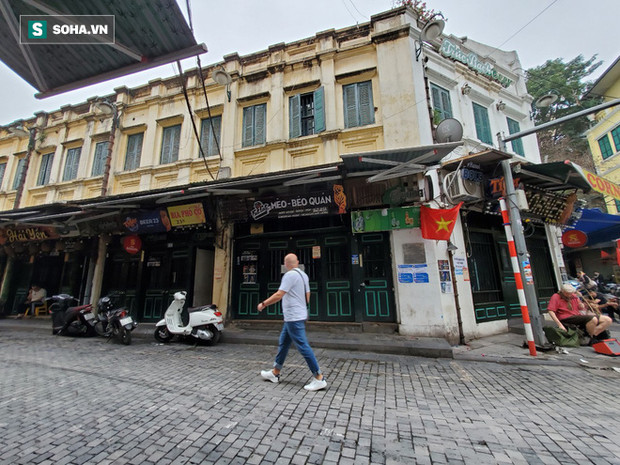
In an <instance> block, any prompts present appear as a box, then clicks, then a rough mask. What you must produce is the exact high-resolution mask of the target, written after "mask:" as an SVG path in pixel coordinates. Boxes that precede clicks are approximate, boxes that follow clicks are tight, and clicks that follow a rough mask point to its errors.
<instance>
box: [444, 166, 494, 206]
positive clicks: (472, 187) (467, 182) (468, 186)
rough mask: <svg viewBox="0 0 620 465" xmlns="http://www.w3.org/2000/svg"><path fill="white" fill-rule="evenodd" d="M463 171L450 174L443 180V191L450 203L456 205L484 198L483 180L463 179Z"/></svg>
mask: <svg viewBox="0 0 620 465" xmlns="http://www.w3.org/2000/svg"><path fill="white" fill-rule="evenodd" d="M462 173H463V170H457V171H453V172H452V173H448V174H447V175H446V176H445V177H444V178H443V189H444V192H445V194H446V197H448V201H449V202H450V203H452V204H454V205H456V204H457V203H459V202H475V201H478V200H481V199H483V198H484V190H483V188H482V180H481V179H480V180H471V179H465V178H464V177H463V174H462Z"/></svg>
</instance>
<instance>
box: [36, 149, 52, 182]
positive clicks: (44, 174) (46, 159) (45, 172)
mask: <svg viewBox="0 0 620 465" xmlns="http://www.w3.org/2000/svg"><path fill="white" fill-rule="evenodd" d="M53 161H54V154H53V153H47V154H45V155H43V156H42V157H41V167H40V168H39V177H38V178H37V186H45V185H47V184H48V183H49V182H50V176H51V174H52V163H53Z"/></svg>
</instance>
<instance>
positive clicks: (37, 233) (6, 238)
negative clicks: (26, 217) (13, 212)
mask: <svg viewBox="0 0 620 465" xmlns="http://www.w3.org/2000/svg"><path fill="white" fill-rule="evenodd" d="M59 237H60V236H59V235H58V232H57V231H56V228H52V227H46V226H32V227H16V228H1V229H0V245H4V244H7V243H8V244H13V243H16V242H31V241H45V240H47V239H58V238H59Z"/></svg>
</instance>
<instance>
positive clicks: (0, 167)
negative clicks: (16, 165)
mask: <svg viewBox="0 0 620 465" xmlns="http://www.w3.org/2000/svg"><path fill="white" fill-rule="evenodd" d="M4 173H6V163H0V189H1V188H2V181H4Z"/></svg>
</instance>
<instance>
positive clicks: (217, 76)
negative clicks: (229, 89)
mask: <svg viewBox="0 0 620 465" xmlns="http://www.w3.org/2000/svg"><path fill="white" fill-rule="evenodd" d="M211 77H212V78H213V80H214V81H215V82H217V83H218V84H219V85H221V86H227V85H228V84H230V83H231V82H232V78H231V77H230V74H228V73H227V72H226V71H224V70H223V69H221V68H219V69H216V70H215V71H213V74H212V75H211Z"/></svg>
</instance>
